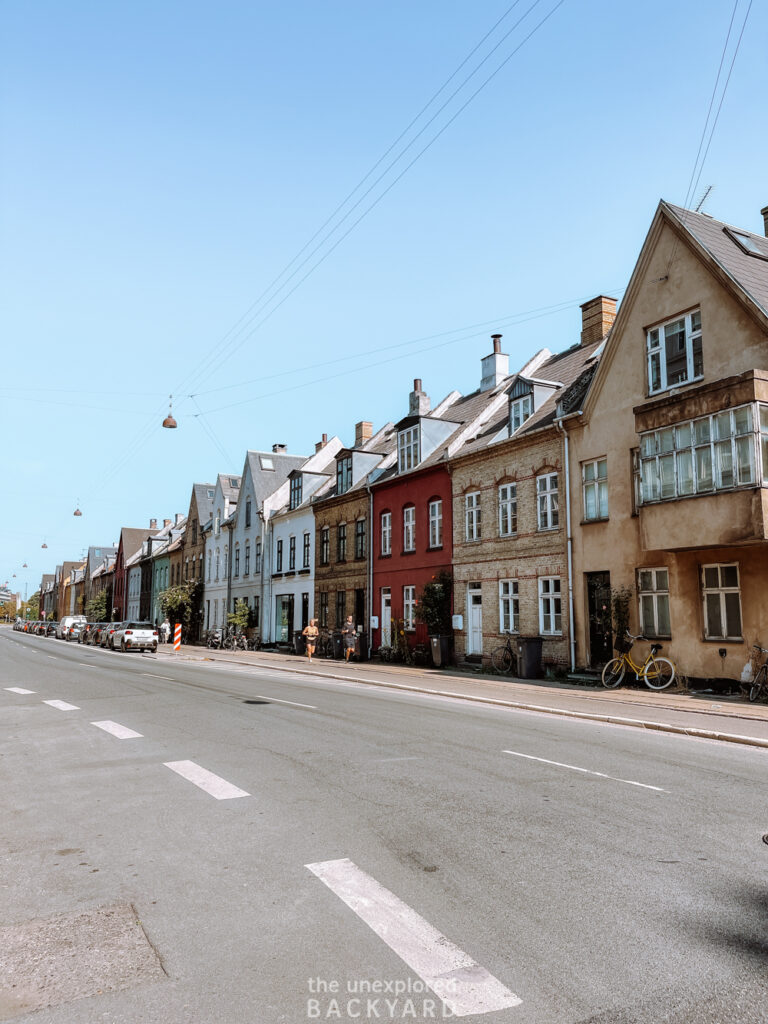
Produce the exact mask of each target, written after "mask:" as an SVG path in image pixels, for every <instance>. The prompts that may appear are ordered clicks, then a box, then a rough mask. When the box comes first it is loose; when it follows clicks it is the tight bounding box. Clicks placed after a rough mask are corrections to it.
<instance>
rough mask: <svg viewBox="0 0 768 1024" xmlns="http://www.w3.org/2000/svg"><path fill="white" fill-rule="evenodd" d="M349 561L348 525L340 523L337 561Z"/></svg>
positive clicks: (337, 536)
mask: <svg viewBox="0 0 768 1024" xmlns="http://www.w3.org/2000/svg"><path fill="white" fill-rule="evenodd" d="M346 560H347V524H346V523H339V525H338V526H337V527H336V561H337V562H346Z"/></svg>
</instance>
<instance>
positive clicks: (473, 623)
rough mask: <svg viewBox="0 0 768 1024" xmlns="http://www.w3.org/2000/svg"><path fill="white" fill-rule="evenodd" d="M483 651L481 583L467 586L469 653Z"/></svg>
mask: <svg viewBox="0 0 768 1024" xmlns="http://www.w3.org/2000/svg"><path fill="white" fill-rule="evenodd" d="M482 653H483V596H482V594H481V592H480V584H479V583H470V584H469V587H468V588H467V654H482Z"/></svg>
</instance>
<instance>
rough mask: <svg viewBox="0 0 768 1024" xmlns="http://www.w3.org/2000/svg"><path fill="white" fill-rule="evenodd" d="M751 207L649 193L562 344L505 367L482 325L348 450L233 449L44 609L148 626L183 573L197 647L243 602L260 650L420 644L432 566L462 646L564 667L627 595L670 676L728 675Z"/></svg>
mask: <svg viewBox="0 0 768 1024" xmlns="http://www.w3.org/2000/svg"><path fill="white" fill-rule="evenodd" d="M761 212H762V215H763V219H764V224H765V228H764V231H765V234H757V233H753V232H751V231H747V230H744V229H741V228H736V227H733V226H731V225H728V224H725V223H723V222H721V221H717V220H715V219H713V218H712V217H710V216H708V215H706V214H703V213H695V212H691V211H688V210H683V209H681V208H679V207H676V206H672V205H670V204H668V203H666V202H661V203H660V204H659V207H658V209H657V211H656V214H655V216H654V219H653V222H652V224H651V226H650V230H649V232H648V235H647V237H646V240H645V243H644V245H643V248H642V250H641V252H640V255H639V258H638V261H637V264H636V266H635V269H634V271H633V274H632V277H631V279H630V281H629V284H628V287H627V289H626V292H625V294H624V298H623V300H622V303H621V306H620V308H619V309H618V310H617V303H616V300H615V299H612V298H610V297H607V296H602V295H601V296H598V297H596V298H595V299H593V300H591V301H590V302H587V303H585V304H584V305H583V306H582V307H581V310H582V323H581V330H580V335H579V336H578V337H574V338H573V339H572V342H573V343H572V344H567V345H562V346H560V345H558V346H554V345H553V348H556V349H558V350H557V351H555V352H554V354H553V352H551V351H549V350H548V349H545V350H543V351H540V352H538V353H537V354H536V355H535V356H534V357H533V358H531V359H530V360H529V361H528V362H527V363H526V364H525V365H523V366H519V367H510V365H509V357H508V356H507V355H506V354H505V353H504V352H503V351H502V348H503V339H502V336H501V335H493V336H492V348H491V351H489V352H488V354H486V355H484V356H483V357H482V358H481V360H480V366H479V367H478V376H477V378H476V380H475V382H474V383H473V384H470V386H469V388H468V389H467V388H465V389H464V390H463V391H462V392H460V391H452V392H451V393H449V394H448V395H445V396H431V395H429V394H428V391H427V390H426V389H425V387H424V386H423V381H422V380H421V379H417V380H415V381H414V382H413V388H412V390H410V393H407V392H406V390H405V389H404V393H403V395H402V400H401V401H397V400H396V401H394V402H393V406H392V420H391V421H390V422H387V423H385V424H384V425H382V426H380V427H378V428H376V429H374V427H373V425H372V424H371V423H369V422H359V423H357V424H356V425H355V426H354V434H353V433H352V430H350V435H349V437H348V438H347V441H348V442H349V443H345V442H344V441H342V439H340V438H339V437H332V438H329V437H328V436H327V435H325V434H323V435H322V438H321V440H320V441H318V442H317V444H316V445H315V446H314V449H315V450H314V452H312V453H311V454H309V455H292V454H289V453H288V452H287V451H286V450H285V448H284V446H282V445H279V444H274V445H271V446H268V447H267V448H266V449H265V450H249V451H248V452H247V453H246V456H245V462H244V465H243V467H242V471H241V472H240V473H239V474H238V475H235V474H234V473H232V474H218V475H217V476H216V479H215V482H213V483H196V484H194V485H193V487H192V491H191V496H190V501H189V506H188V509H187V512H186V515H183V514H177V515H174V516H173V517H172V518H170V519H166V520H164V521H163V525H162V526H159V525H158V522H157V521H155V520H152V521H151V522H150V526H149V528H147V529H128V528H124V529H123V530H121V532H120V538H119V542H118V544H117V545H116V547H114V548H101V549H98V548H91V549H89V553H88V558H87V559H86V561H85V562H82V563H65V565H64V566H60V567H57V570H56V573H54V574H51V576H50V577H44V580H43V584H42V588H41V589H42V591H43V593H42V600H43V608H44V610H45V611H46V612H47V613H49V614H51V615H53V614H56V615H59V614H65V613H66V611H68V610H70V608H75V607H76V606H77V605H78V601H80V602H81V605H80V606H83V605H82V602H85V601H87V599H88V597H89V595H92V594H93V593H95V592H96V591H97V590H98V589H103V588H108V589H109V593H110V603H111V611H112V617H113V618H115V619H124V618H133V617H135V618H142V619H151V620H153V621H160V619H161V618H162V607H161V595H162V593H163V591H164V590H165V589H167V588H168V587H169V586H173V585H176V584H179V583H181V582H183V581H189V580H194V581H200V586H199V587H198V588H197V593H198V597H197V604H196V607H195V609H194V614H193V618H192V624H191V626H190V634H191V637H190V639H192V640H195V639H199V638H200V637H201V636H202V635H203V632H204V631H205V630H207V629H211V628H216V627H219V626H221V625H222V624H224V623H225V622H226V618H227V614H228V613H230V612H231V611H233V609H234V608H235V606H236V605H237V604H238V603H239V602H245V603H246V604H247V605H248V608H249V610H250V621H251V623H252V627H253V629H254V631H255V632H256V634H257V635H258V637H259V638H260V641H261V643H262V644H265V645H266V644H280V643H289V642H290V641H291V639H292V637H293V636H294V634H295V633H296V632H297V631H301V629H302V628H303V627H304V626H306V625H307V623H308V622H309V620H310V618H317V619H318V620H319V624H320V626H321V627H328V628H333V627H336V626H338V625H340V624H341V623H342V622H343V621H344V619H345V617H346V616H347V615H352V616H353V618H354V621H355V623H356V624H357V625H358V627H359V628H360V629H361V630H362V631H363V632H364V633H365V637H366V644H367V646H368V647H369V649H370V651H371V652H373V653H375V652H376V651H377V650H379V649H380V648H382V647H384V648H389V647H391V646H392V645H393V644H394V643H395V642H396V639H397V637H396V636H395V634H397V636H399V635H400V633H401V632H402V636H403V637H404V638H405V641H406V642H407V643H408V644H410V645H411V646H413V645H416V644H423V643H425V642H426V640H427V633H426V625H425V624H424V623H422V622H421V621H420V619H419V616H418V605H419V601H420V596H421V594H422V593H423V590H424V587H425V586H426V585H427V584H429V583H430V582H431V581H433V580H435V579H436V578H441V574H442V573H448V574H450V575H451V576H452V579H453V598H452V600H453V607H452V612H453V619H452V623H453V630H452V632H453V637H452V639H453V648H454V651H455V657H456V659H457V660H459V661H465V660H469V661H472V660H476V661H480V660H482V659H483V658H486V659H487V658H488V656H489V653H490V651H491V650H492V649H493V648H494V647H495V646H496V645H497V644H498V643H499V642H500V639H501V638H502V637H503V636H504V635H505V634H517V635H520V636H532V635H535V636H540V637H542V638H543V659H544V663H545V664H546V665H549V666H562V667H571V668H574V667H577V666H593V667H596V666H598V665H600V664H602V663H603V662H604V661H605V660H606V659H607V658H608V657H609V656H610V651H611V647H612V641H613V637H612V633H611V594H612V593H614V594H615V593H616V592H617V591H619V590H623V591H624V592H629V593H630V594H631V598H630V604H629V607H630V625H631V628H633V629H634V630H636V631H642V632H643V633H644V634H645V635H646V636H652V637H658V638H661V640H662V643H663V644H664V647H665V651H666V652H668V653H669V654H670V655H671V656H672V657H673V658H674V660H675V661H676V662H677V663H678V665H679V666H680V667H681V669H682V670H683V671H684V673H685V674H687V675H689V676H697V677H709V678H717V677H725V678H729V677H730V678H737V677H738V676H739V675H740V673H741V669H742V666H743V664H744V662H745V661H746V660H747V658H748V656H749V649H750V645H751V644H752V643H754V642H757V641H762V642H763V643H767V644H768V597H766V593H765V587H764V586H763V585H762V580H763V573H762V569H763V559H765V560H766V568H767V569H768V544H767V541H768V238H766V235H768V207H766V208H765V209H764V210H763V211H761ZM574 326H575V325H574ZM574 334H576V331H574ZM65 575H66V579H65ZM78 587H79V588H80V590H79V596H78V590H77V588H78ZM46 601H47V606H46V603H45V602H46Z"/></svg>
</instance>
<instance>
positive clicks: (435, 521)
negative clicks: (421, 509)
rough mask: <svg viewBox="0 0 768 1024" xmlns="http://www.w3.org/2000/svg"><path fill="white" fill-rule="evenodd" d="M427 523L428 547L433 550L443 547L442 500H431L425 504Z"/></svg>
mask: <svg viewBox="0 0 768 1024" xmlns="http://www.w3.org/2000/svg"><path fill="white" fill-rule="evenodd" d="M427 516H428V521H429V534H428V536H429V547H430V549H432V550H434V549H436V548H441V547H442V546H443V499H442V498H432V499H430V501H429V502H428V504H427Z"/></svg>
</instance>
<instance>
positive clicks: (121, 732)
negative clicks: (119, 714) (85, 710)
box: [91, 721, 142, 740]
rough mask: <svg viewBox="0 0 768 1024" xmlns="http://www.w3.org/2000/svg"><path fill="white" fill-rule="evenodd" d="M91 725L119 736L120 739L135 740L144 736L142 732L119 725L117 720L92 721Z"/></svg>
mask: <svg viewBox="0 0 768 1024" xmlns="http://www.w3.org/2000/svg"><path fill="white" fill-rule="evenodd" d="M91 725H95V726H96V728H97V729H103V730H104V732H108V733H111V734H112V735H113V736H117V738H118V739H119V740H135V739H141V738H142V734H141V733H140V732H134V731H133V729H129V728H128V727H127V726H125V725H118V723H117V722H110V721H106V722H91Z"/></svg>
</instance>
